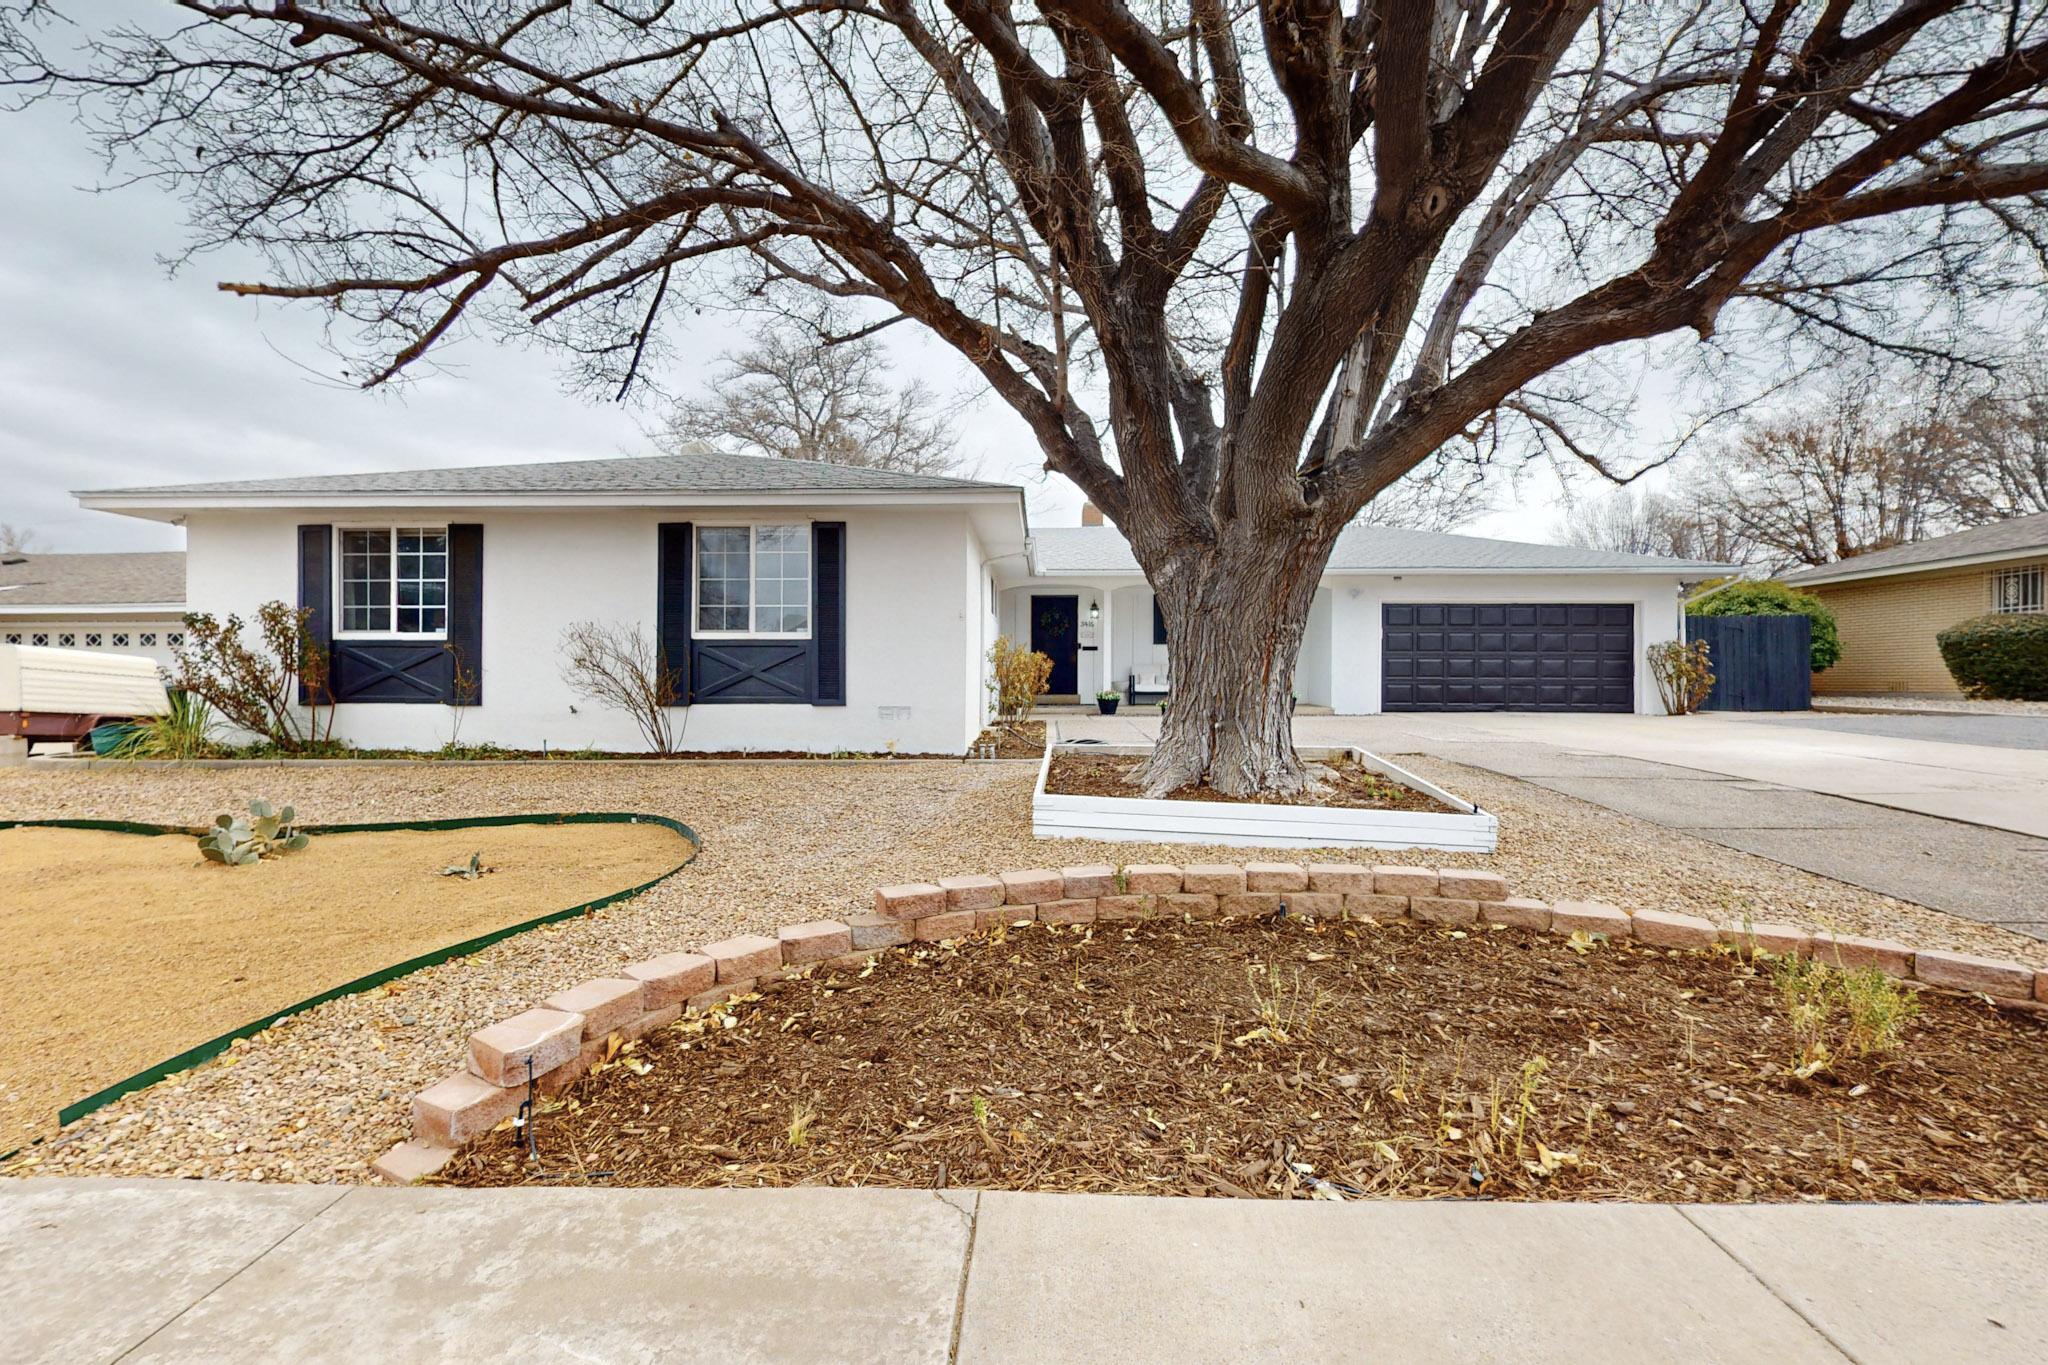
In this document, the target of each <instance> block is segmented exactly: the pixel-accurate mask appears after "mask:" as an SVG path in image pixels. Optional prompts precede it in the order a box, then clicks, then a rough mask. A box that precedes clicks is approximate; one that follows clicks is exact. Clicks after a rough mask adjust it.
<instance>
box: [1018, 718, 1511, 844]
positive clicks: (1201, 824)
mask: <svg viewBox="0 0 2048 1365" xmlns="http://www.w3.org/2000/svg"><path fill="white" fill-rule="evenodd" d="M1057 749H1066V750H1068V751H1070V752H1073V753H1087V754H1125V755H1129V754H1143V753H1147V752H1149V750H1147V749H1146V748H1144V747H1142V746H1137V745H1125V744H1085V745H1077V744H1059V743H1048V744H1047V745H1046V748H1045V757H1044V758H1043V759H1041V760H1040V761H1039V765H1038V785H1037V787H1035V788H1034V789H1033V790H1032V793H1031V832H1032V833H1033V834H1034V835H1036V836H1037V837H1038V838H1040V839H1102V840H1106V841H1109V842H1111V843H1148V844H1220V845H1223V846H1225V847H1229V848H1434V849H1445V850H1449V851H1452V852H1458V853H1491V852H1493V851H1494V846H1495V845H1496V844H1498V843H1499V842H1500V820H1499V818H1498V817H1496V816H1495V815H1493V814H1492V813H1491V812H1488V811H1483V810H1481V809H1480V808H1479V807H1477V806H1475V805H1473V804H1472V803H1471V802H1470V801H1467V800H1465V799H1464V798H1463V797H1461V796H1454V795H1452V794H1451V793H1450V792H1447V791H1445V790H1444V789H1443V788H1442V787H1439V786H1437V785H1436V784H1435V783H1434V782H1429V781H1426V780H1425V779H1423V778H1420V777H1417V776H1416V775H1415V774H1414V773H1411V772H1409V771H1408V770H1407V769H1406V768H1402V767H1399V766H1397V765H1395V764H1393V763H1389V762H1388V761H1387V760H1385V759H1384V758H1381V757H1380V756H1379V755H1378V754H1373V753H1368V752H1366V751H1365V750H1364V749H1357V748H1339V749H1311V748H1304V749H1302V750H1300V751H1299V752H1300V753H1301V756H1302V757H1303V758H1332V757H1336V756H1337V755H1340V754H1341V755H1348V756H1349V757H1350V758H1351V760H1352V761H1353V762H1355V763H1357V764H1358V765H1359V766H1360V767H1363V768H1369V769H1371V770H1372V771H1374V772H1376V773H1379V774H1380V775H1381V776H1383V777H1390V778H1392V779H1393V780H1394V781H1396V782H1399V783H1401V784H1402V785H1403V786H1407V787H1412V788H1414V789H1415V790H1416V791H1419V792H1422V793H1423V794H1424V795H1426V796H1432V797H1435V798H1436V799H1437V800H1439V801H1441V802H1443V803H1444V804H1445V805H1447V806H1450V807H1453V808H1454V809H1455V810H1456V811H1458V812H1459V813H1458V814H1455V815H1452V814H1447V813H1445V812H1442V811H1411V810H1359V809H1352V808H1346V807H1342V806H1280V805H1263V804H1258V803H1253V802H1238V801H1151V800H1146V799H1144V798H1142V797H1135V796H1061V795H1055V794H1052V793H1048V792H1047V791H1046V789H1045V784H1046V779H1047V776H1048V774H1049V773H1050V772H1051V770H1052V758H1053V753H1054V751H1055V750H1057Z"/></svg>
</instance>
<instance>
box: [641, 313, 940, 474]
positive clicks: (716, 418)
mask: <svg viewBox="0 0 2048 1365" xmlns="http://www.w3.org/2000/svg"><path fill="white" fill-rule="evenodd" d="M722 359H723V364H724V369H723V370H722V371H721V372H720V373H719V374H718V375H716V376H715V377H714V378H713V379H712V380H711V381H710V383H709V384H708V385H707V386H706V387H707V392H706V393H704V394H703V395H702V396H700V397H698V398H695V399H691V400H689V401H687V402H684V403H682V404H680V405H678V406H677V407H676V409H675V410H674V411H673V412H672V413H670V414H669V417H668V420H667V422H666V423H665V424H664V429H663V432H662V434H661V438H660V439H661V440H662V442H663V444H665V445H669V446H677V445H683V444H687V443H689V442H693V441H702V442H705V443H707V444H710V445H714V446H719V447H729V448H732V449H736V450H738V451H739V452H740V453H741V454H743V455H772V456H774V457H776V458H778V459H783V460H817V461H820V462H822V463H825V464H845V465H861V466H864V467H866V468H869V469H895V470H901V471H904V472H906V473H911V474H943V473H945V472H946V471H948V470H949V469H951V468H953V466H954V465H955V463H956V461H955V458H954V431H953V425H952V422H951V421H950V420H948V418H947V415H946V413H945V412H944V411H943V408H942V406H941V404H940V401H939V397H938V395H937V394H936V393H934V392H933V391H932V390H931V388H930V387H929V386H928V385H926V384H925V383H924V382H923V381H922V380H915V379H914V380H912V381H910V382H909V383H907V384H897V383H895V382H894V381H892V380H891V378H890V377H889V357H888V354H887V353H886V352H885V351H884V350H883V348H882V344H881V342H880V341H879V340H878V339H877V338H876V336H875V334H874V332H873V331H872V330H857V329H853V328H851V327H849V326H848V324H847V322H846V320H845V317H844V315H843V314H842V313H841V312H840V311H838V310H837V309H832V308H826V307H813V308H810V309H807V310H801V311H800V312H799V313H798V314H797V315H796V316H793V317H788V318H784V319H782V320H780V321H779V322H777V323H774V324H771V325H768V326H766V327H763V328H762V329H761V330H760V331H758V332H756V333H754V336H753V341H752V344H751V345H749V346H747V347H746V348H745V349H743V350H739V351H735V352H728V353H727V354H726V355H725V356H724V357H723V358H722Z"/></svg>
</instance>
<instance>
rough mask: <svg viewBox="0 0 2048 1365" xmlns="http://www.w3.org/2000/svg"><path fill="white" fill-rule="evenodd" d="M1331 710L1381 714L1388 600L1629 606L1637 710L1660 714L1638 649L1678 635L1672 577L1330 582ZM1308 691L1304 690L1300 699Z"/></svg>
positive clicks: (1558, 576)
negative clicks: (1632, 615)
mask: <svg viewBox="0 0 2048 1365" xmlns="http://www.w3.org/2000/svg"><path fill="white" fill-rule="evenodd" d="M1324 586H1325V590H1326V591H1328V592H1329V593H1330V595H1331V607H1332V612H1331V632H1330V638H1331V648H1332V655H1333V657H1332V660H1331V677H1332V696H1331V705H1332V707H1333V708H1334V709H1335V710H1336V711H1337V713H1338V714H1339V715H1347V716H1349V715H1371V714H1374V713H1376V712H1378V711H1379V709H1380V608H1381V607H1382V606H1384V605H1385V604H1386V603H1389V602H1627V603H1630V604H1632V605H1633V606H1634V607H1635V618H1636V645H1635V663H1636V689H1635V693H1636V696H1635V701H1636V706H1635V709H1636V711H1637V712H1638V713H1639V714H1642V715H1661V714H1662V713H1663V710H1664V708H1663V706H1662V705H1661V704H1660V703H1659V702H1658V700H1657V687H1656V684H1655V683H1654V682H1652V681H1651V679H1650V670H1649V668H1648V666H1647V665H1646V664H1645V662H1644V659H1643V652H1644V651H1645V650H1647V649H1648V648H1649V647H1650V646H1651V645H1653V644H1658V643H1661V642H1663V641H1665V640H1673V639H1676V638H1678V629H1679V616H1678V580H1676V579H1675V578H1665V577H1660V576H1657V575H1651V574H1522V573H1512V574H1508V573H1504V574H1486V575H1471V576H1463V575H1451V574H1413V575H1404V576H1403V577H1401V578H1399V579H1395V578H1393V577H1390V576H1389V577H1381V576H1374V577H1356V578H1352V577H1332V578H1330V579H1329V580H1327V582H1326V583H1325V585H1324ZM1305 695H1306V693H1304V696H1305Z"/></svg>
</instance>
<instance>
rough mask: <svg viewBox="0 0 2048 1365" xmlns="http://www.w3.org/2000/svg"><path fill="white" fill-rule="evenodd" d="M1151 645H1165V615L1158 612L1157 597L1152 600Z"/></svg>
mask: <svg viewBox="0 0 2048 1365" xmlns="http://www.w3.org/2000/svg"><path fill="white" fill-rule="evenodd" d="M1152 643H1153V644H1155V645H1163V644H1165V643H1166V613H1165V612H1163V611H1161V610H1159V599H1158V598H1157V597H1155V598H1153V599H1152Z"/></svg>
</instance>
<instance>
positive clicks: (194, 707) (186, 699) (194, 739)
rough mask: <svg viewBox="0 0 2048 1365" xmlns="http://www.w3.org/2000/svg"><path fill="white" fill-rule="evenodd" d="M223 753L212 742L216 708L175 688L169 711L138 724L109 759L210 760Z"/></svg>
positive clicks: (115, 748)
mask: <svg viewBox="0 0 2048 1365" xmlns="http://www.w3.org/2000/svg"><path fill="white" fill-rule="evenodd" d="M220 751H221V749H220V745H218V744H216V743H214V740H213V708H212V707H210V706H208V705H207V704H206V699H205V698H204V697H200V696H198V695H196V694H194V693H191V692H184V691H180V690H178V689H176V688H173V689H171V692H170V709H169V710H167V711H165V712H164V714H162V715H161V716H151V717H149V718H148V719H146V720H141V721H137V722H136V724H135V728H134V729H133V730H131V731H129V732H128V734H127V736H126V737H124V738H123V739H122V740H121V742H120V743H119V744H118V745H116V746H115V747H114V750H113V752H112V753H111V754H110V755H109V757H112V758H211V757H213V756H214V755H216V754H218V753H219V752H220Z"/></svg>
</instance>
